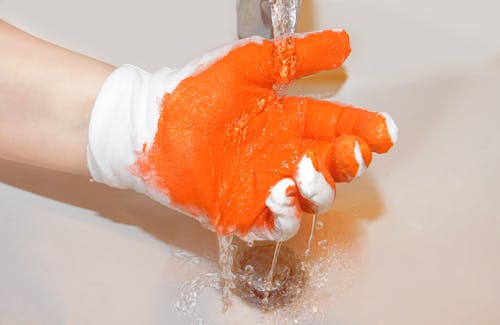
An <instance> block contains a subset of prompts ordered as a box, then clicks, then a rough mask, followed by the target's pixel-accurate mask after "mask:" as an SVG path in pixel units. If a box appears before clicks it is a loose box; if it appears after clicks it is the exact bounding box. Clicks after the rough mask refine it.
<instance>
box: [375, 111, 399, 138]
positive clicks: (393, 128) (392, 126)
mask: <svg viewBox="0 0 500 325" xmlns="http://www.w3.org/2000/svg"><path fill="white" fill-rule="evenodd" d="M379 114H380V115H381V116H382V117H383V118H384V119H385V125H386V127H387V132H389V136H390V137H391V142H392V144H395V143H396V141H398V127H397V125H396V123H395V122H394V120H393V119H392V117H391V116H390V115H389V114H388V113H385V112H381V113H379Z"/></svg>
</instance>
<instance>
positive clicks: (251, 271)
mask: <svg viewBox="0 0 500 325" xmlns="http://www.w3.org/2000/svg"><path fill="white" fill-rule="evenodd" d="M245 272H248V273H253V272H254V269H253V266H251V265H250V264H247V265H245Z"/></svg>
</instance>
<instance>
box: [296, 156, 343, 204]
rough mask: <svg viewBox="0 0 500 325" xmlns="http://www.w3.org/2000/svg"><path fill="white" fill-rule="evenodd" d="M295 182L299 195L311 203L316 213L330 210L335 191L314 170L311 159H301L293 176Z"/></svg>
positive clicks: (321, 175) (320, 174)
mask: <svg viewBox="0 0 500 325" xmlns="http://www.w3.org/2000/svg"><path fill="white" fill-rule="evenodd" d="M295 181H296V182H297V186H298V188H299V191H300V194H301V195H302V197H304V198H305V199H306V200H307V201H309V203H311V205H312V207H313V209H315V210H316V211H315V212H316V213H323V212H326V211H328V210H329V209H330V207H331V206H332V203H333V200H334V199H335V191H334V189H333V188H332V187H331V186H330V184H329V183H328V182H327V181H326V179H325V177H324V176H323V174H322V173H320V172H319V171H317V170H316V168H314V165H313V162H312V160H311V158H309V157H307V156H304V157H302V159H301V160H300V162H299V164H298V168H297V173H296V174H295Z"/></svg>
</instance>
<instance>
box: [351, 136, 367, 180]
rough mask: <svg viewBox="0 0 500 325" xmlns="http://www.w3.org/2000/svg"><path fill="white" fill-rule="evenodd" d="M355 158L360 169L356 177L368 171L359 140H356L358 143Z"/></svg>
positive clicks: (355, 148) (355, 147)
mask: <svg viewBox="0 0 500 325" xmlns="http://www.w3.org/2000/svg"><path fill="white" fill-rule="evenodd" d="M354 158H355V159H356V162H357V163H358V170H357V171H356V177H359V176H361V175H363V174H364V172H365V171H366V163H365V159H364V158H363V154H362V153H361V147H360V146H359V143H358V141H356V145H355V146H354Z"/></svg>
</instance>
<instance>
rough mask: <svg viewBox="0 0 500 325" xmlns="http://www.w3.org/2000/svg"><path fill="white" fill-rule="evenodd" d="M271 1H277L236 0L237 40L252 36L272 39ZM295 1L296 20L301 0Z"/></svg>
mask: <svg viewBox="0 0 500 325" xmlns="http://www.w3.org/2000/svg"><path fill="white" fill-rule="evenodd" d="M272 1H279V0H238V4H237V11H238V37H239V38H245V37H250V36H252V35H259V36H263V37H265V38H273V23H272V15H271V2H272ZM296 1H297V12H296V13H295V15H296V17H297V18H298V14H299V11H300V2H301V0H296ZM296 21H297V19H296ZM294 29H295V28H294Z"/></svg>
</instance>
